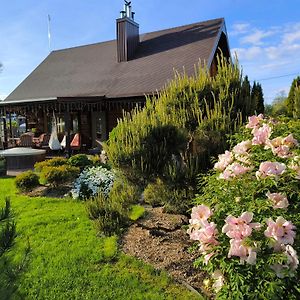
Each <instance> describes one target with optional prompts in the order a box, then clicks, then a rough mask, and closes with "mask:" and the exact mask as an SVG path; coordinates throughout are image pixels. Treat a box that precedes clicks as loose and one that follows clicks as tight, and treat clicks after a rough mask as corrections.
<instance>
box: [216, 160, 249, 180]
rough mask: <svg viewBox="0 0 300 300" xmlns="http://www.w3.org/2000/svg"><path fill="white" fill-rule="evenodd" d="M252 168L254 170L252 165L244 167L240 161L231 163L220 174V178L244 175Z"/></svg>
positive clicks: (227, 178)
mask: <svg viewBox="0 0 300 300" xmlns="http://www.w3.org/2000/svg"><path fill="white" fill-rule="evenodd" d="M250 170H252V168H251V167H244V166H243V165H241V164H240V163H237V162H235V163H233V164H231V165H229V166H228V167H227V168H226V169H225V170H224V172H223V173H221V174H220V176H219V178H220V179H225V180H229V179H231V178H233V177H237V176H240V175H243V174H245V173H247V172H248V171H250Z"/></svg>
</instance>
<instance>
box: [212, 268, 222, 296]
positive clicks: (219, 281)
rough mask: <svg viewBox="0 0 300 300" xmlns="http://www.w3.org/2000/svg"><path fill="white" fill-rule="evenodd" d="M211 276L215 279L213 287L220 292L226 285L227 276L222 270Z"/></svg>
mask: <svg viewBox="0 0 300 300" xmlns="http://www.w3.org/2000/svg"><path fill="white" fill-rule="evenodd" d="M211 277H212V279H214V281H215V282H214V284H213V285H212V288H213V289H214V290H215V292H216V293H218V292H219V291H220V290H221V288H222V286H223V285H224V281H225V278H224V276H223V273H222V272H221V271H220V270H216V271H214V272H213V273H212V274H211Z"/></svg>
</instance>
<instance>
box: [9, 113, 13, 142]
mask: <svg viewBox="0 0 300 300" xmlns="http://www.w3.org/2000/svg"><path fill="white" fill-rule="evenodd" d="M11 125H12V123H11V111H9V136H10V138H11V139H12V138H13V130H12V126H11ZM11 141H12V140H11Z"/></svg>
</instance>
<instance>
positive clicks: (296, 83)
mask: <svg viewBox="0 0 300 300" xmlns="http://www.w3.org/2000/svg"><path fill="white" fill-rule="evenodd" d="M296 87H300V76H297V77H296V78H295V79H294V80H293V82H292V85H291V88H290V92H289V95H288V98H287V107H288V113H289V115H291V116H292V115H293V111H294V106H295V90H296Z"/></svg>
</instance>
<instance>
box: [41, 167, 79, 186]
mask: <svg viewBox="0 0 300 300" xmlns="http://www.w3.org/2000/svg"><path fill="white" fill-rule="evenodd" d="M79 172H80V169H79V168H76V167H72V166H68V165H62V166H57V167H51V166H48V167H44V168H43V169H42V172H41V177H42V178H43V180H44V181H45V182H46V183H49V184H50V185H51V186H53V187H56V186H59V185H62V184H65V183H66V182H68V181H70V180H72V179H74V178H76V176H78V174H79Z"/></svg>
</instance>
